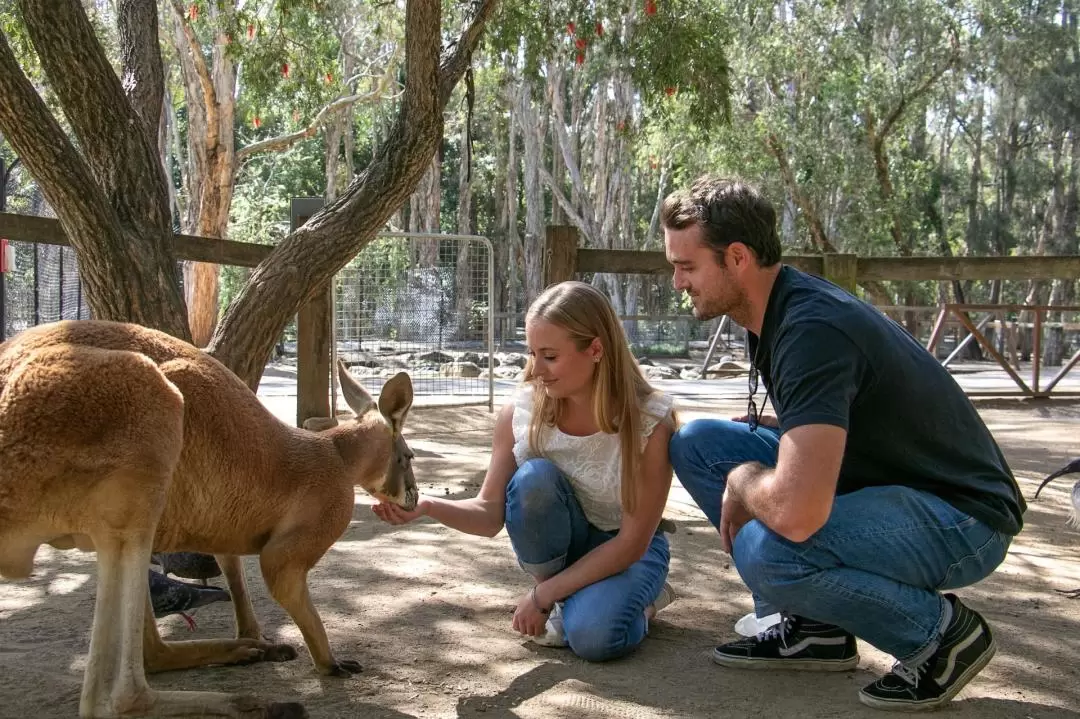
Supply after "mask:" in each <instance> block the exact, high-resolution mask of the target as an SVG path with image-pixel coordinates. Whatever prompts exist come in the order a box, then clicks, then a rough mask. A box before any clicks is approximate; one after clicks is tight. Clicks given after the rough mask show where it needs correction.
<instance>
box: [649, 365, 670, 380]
mask: <svg viewBox="0 0 1080 719" xmlns="http://www.w3.org/2000/svg"><path fill="white" fill-rule="evenodd" d="M641 370H642V372H644V373H645V376H646V377H647V378H648V379H679V372H678V371H677V370H675V369H673V368H671V367H667V366H665V365H648V366H645V367H642V368H641Z"/></svg>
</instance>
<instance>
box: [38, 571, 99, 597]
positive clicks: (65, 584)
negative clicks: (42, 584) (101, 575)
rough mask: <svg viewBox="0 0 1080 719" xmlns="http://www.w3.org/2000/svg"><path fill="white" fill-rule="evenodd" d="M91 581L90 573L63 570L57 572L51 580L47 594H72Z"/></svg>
mask: <svg viewBox="0 0 1080 719" xmlns="http://www.w3.org/2000/svg"><path fill="white" fill-rule="evenodd" d="M89 581H90V575H88V574H72V573H71V572H62V573H60V574H57V575H56V576H55V577H53V578H52V580H51V581H50V582H49V588H48V589H47V590H46V592H45V593H46V594H71V593H72V592H74V591H75V590H76V589H79V588H80V587H82V586H83V585H85V584H86V583H87V582H89Z"/></svg>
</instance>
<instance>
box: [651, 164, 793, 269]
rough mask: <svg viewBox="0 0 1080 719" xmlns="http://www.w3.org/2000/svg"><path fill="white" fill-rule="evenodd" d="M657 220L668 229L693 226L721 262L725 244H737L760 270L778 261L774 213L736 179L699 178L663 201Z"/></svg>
mask: <svg viewBox="0 0 1080 719" xmlns="http://www.w3.org/2000/svg"><path fill="white" fill-rule="evenodd" d="M660 221H661V222H663V223H664V227H667V228H670V229H672V230H682V229H685V228H686V227H689V226H691V225H697V226H698V227H700V228H701V230H702V235H703V237H704V238H705V242H707V243H708V244H709V246H711V247H712V248H713V249H714V250H715V251H716V254H717V257H719V258H721V260H722V259H723V256H724V250H725V249H727V247H728V245H730V244H731V243H733V242H741V243H743V244H744V245H746V246H747V247H749V248H750V249H751V250H752V251H753V253H754V255H755V256H756V257H757V260H758V264H759V265H761V266H762V267H771V266H772V265H775V264H776V263H777V262H779V261H780V255H781V249H780V238H779V236H778V235H777V234H776V210H774V209H773V206H772V203H770V202H769V201H768V199H766V198H765V197H764V196H763V195H762V194H761V193H760V192H758V191H757V190H756V189H755V188H753V187H751V186H750V185H748V184H746V183H744V182H742V181H740V180H734V179H726V178H718V177H713V176H710V175H705V176H703V177H699V178H698V179H697V180H695V181H694V183H693V185H691V186H690V189H689V190H676V191H675V192H672V193H671V194H670V195H668V196H667V197H666V198H664V204H663V206H662V207H661V210H660Z"/></svg>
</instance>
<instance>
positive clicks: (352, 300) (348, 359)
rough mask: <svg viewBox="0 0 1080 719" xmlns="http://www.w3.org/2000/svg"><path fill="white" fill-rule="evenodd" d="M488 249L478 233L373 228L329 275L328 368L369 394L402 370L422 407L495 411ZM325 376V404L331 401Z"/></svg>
mask: <svg viewBox="0 0 1080 719" xmlns="http://www.w3.org/2000/svg"><path fill="white" fill-rule="evenodd" d="M494 274H495V265H494V254H493V252H492V245H491V242H490V240H488V239H487V238H486V237H481V236H479V235H452V234H430V233H406V232H387V233H380V234H379V235H377V236H376V238H375V240H373V241H372V242H371V243H370V244H368V245H367V246H366V247H364V249H363V250H362V251H361V252H360V253H359V254H358V255H357V256H356V257H355V258H354V259H353V260H352V261H351V262H349V263H348V264H347V265H346V266H345V267H343V268H342V269H341V270H340V271H339V272H338V273H337V275H335V277H334V283H333V322H332V341H331V343H330V346H331V353H332V356H331V367H336V366H337V360H338V359H339V358H340V359H342V360H344V361H345V363H346V364H347V365H348V366H349V369H350V371H351V372H352V374H353V375H354V376H355V377H357V378H358V379H359V380H360V381H362V382H363V383H364V386H365V387H367V388H368V389H369V390H372V391H373V392H375V391H377V390H378V389H380V388H381V386H382V384H383V383H384V382H385V381H386V380H387V379H389V378H390V377H393V376H394V375H395V374H397V373H398V372H401V371H405V372H408V373H409V375H410V377H411V378H412V384H413V392H414V394H415V395H417V396H421V397H426V398H428V400H429V401H427V402H422V404H439V405H446V406H450V405H461V404H479V403H483V402H486V403H487V405H488V409H489V411H494V403H495V376H494V375H495V373H494V369H495V367H496V366H497V360H496V358H495V356H494V349H495V337H494V327H495V323H494V317H495V308H494V306H493V299H494V298H493V296H492V286H493V284H494ZM337 385H338V381H337V373H336V372H331V385H330V387H331V407H332V409H333V411H334V414H335V415H336V413H337V408H338V406H339V400H338V386H337Z"/></svg>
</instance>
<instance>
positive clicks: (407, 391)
mask: <svg viewBox="0 0 1080 719" xmlns="http://www.w3.org/2000/svg"><path fill="white" fill-rule="evenodd" d="M412 403H413V389H412V378H411V377H409V374H408V373H407V372H398V373H397V374H396V375H394V376H393V377H391V378H390V380H389V381H387V383H386V384H384V385H383V388H382V392H380V393H379V411H380V412H382V415H383V417H386V418H387V419H388V420H390V426H391V427H393V428H394V431H395V432H397V433H398V434H400V433H401V428H402V427H403V426H405V417H406V416H407V415H408V414H409V408H410V407H412Z"/></svg>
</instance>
